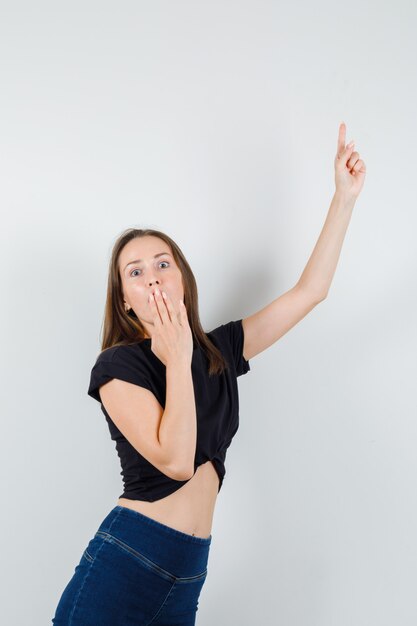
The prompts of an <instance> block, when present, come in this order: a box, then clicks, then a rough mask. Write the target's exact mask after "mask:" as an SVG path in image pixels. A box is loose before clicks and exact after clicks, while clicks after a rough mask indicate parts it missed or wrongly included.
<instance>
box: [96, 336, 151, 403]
mask: <svg viewBox="0 0 417 626" xmlns="http://www.w3.org/2000/svg"><path fill="white" fill-rule="evenodd" d="M121 348H122V347H118V348H117V349H116V350H115V351H114V352H113V353H112V354H111V355H105V354H104V353H102V354H100V355H99V356H98V358H97V361H96V363H95V365H94V367H93V369H92V370H91V375H90V385H89V387H88V391H87V393H88V395H89V396H91V398H94V399H95V400H97V401H98V402H100V403H101V398H100V394H99V388H100V387H101V385H104V383H107V382H108V381H109V380H111V379H112V378H119V379H120V380H125V381H126V382H128V383H133V384H134V385H139V386H140V387H145V389H149V391H152V392H153V391H154V390H153V387H152V384H151V380H150V376H149V373H148V371H147V367H146V363H144V362H143V361H142V360H141V359H139V358H138V357H137V355H134V354H132V353H130V352H129V351H127V350H122V349H121Z"/></svg>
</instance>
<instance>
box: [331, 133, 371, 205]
mask: <svg viewBox="0 0 417 626" xmlns="http://www.w3.org/2000/svg"><path fill="white" fill-rule="evenodd" d="M345 139H346V124H345V123H344V122H342V123H341V124H340V126H339V137H338V140H337V154H336V157H335V160H334V167H335V183H336V192H338V193H340V194H341V195H344V196H346V197H351V198H355V199H356V198H357V197H358V195H359V194H360V192H361V190H362V187H363V183H364V182H365V175H366V165H365V162H364V161H362V159H360V158H359V152H356V151H354V148H355V144H353V145H352V146H350V147H349V146H345ZM351 143H352V142H351Z"/></svg>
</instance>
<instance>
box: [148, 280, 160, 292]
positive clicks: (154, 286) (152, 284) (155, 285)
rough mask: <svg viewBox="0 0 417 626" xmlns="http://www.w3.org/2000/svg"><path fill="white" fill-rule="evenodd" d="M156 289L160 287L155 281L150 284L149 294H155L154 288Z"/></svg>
mask: <svg viewBox="0 0 417 626" xmlns="http://www.w3.org/2000/svg"><path fill="white" fill-rule="evenodd" d="M156 287H160V284H159V282H158V281H157V280H156V281H155V282H154V283H150V289H151V293H154V292H155V288H156Z"/></svg>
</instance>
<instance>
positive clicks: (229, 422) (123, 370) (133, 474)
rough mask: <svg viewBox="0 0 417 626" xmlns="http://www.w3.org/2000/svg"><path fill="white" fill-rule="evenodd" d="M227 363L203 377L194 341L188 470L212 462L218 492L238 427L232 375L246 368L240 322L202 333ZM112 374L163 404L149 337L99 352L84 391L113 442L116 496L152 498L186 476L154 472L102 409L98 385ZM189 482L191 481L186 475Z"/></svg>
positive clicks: (158, 364) (162, 374)
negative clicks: (192, 446)
mask: <svg viewBox="0 0 417 626" xmlns="http://www.w3.org/2000/svg"><path fill="white" fill-rule="evenodd" d="M206 334H207V336H208V337H209V339H210V340H211V341H212V342H213V343H214V344H215V345H216V347H217V348H218V349H219V350H220V352H221V353H222V355H223V356H224V357H225V359H226V361H227V362H228V364H229V368H228V369H227V368H226V369H225V370H224V372H223V373H222V374H220V375H213V376H211V377H210V378H209V375H208V367H209V361H208V358H207V356H206V354H205V352H204V351H203V349H202V348H201V347H200V346H198V344H197V343H196V342H194V349H193V355H192V361H191V372H192V379H193V386H194V395H195V404H196V415H197V444H196V454H195V459H194V473H195V471H196V469H197V467H198V466H199V465H201V464H202V463H205V462H206V461H209V460H210V461H212V463H213V465H214V467H215V469H216V472H217V474H218V475H219V479H220V481H219V491H220V489H221V486H222V483H223V479H224V476H225V474H226V469H225V466H224V462H225V458H226V451H227V448H228V447H229V446H230V444H231V441H232V439H233V437H234V435H235V433H236V431H237V429H238V427H239V395H238V385H237V380H236V379H237V377H238V376H241V375H242V374H246V372H248V371H249V370H250V365H249V361H246V359H245V358H244V357H243V341H244V334H243V326H242V320H241V319H240V320H237V321H232V322H228V323H227V324H222V325H221V326H218V327H217V328H215V329H214V330H212V331H210V332H208V333H206ZM112 378H120V379H121V380H125V381H127V382H130V383H133V384H135V385H140V386H141V387H145V388H146V389H149V390H150V391H152V393H153V394H154V395H155V397H156V398H157V400H158V402H159V403H160V404H161V406H162V407H163V408H164V407H165V399H166V367H165V365H164V364H163V363H162V361H160V359H158V357H157V356H156V355H155V354H154V353H153V352H152V350H151V339H144V340H142V341H141V342H138V343H135V344H132V345H128V346H125V345H123V346H114V347H112V348H109V349H107V350H105V351H104V352H102V353H101V354H100V355H99V356H98V357H97V360H96V363H95V365H94V367H93V369H92V371H91V379H90V386H89V388H88V392H87V393H88V395H89V396H91V397H92V398H94V399H95V400H97V401H98V402H100V404H101V410H102V411H103V413H104V415H105V417H106V420H107V423H108V426H109V430H110V435H111V438H112V439H113V440H114V441H115V442H116V450H117V453H118V455H119V458H120V463H121V467H122V471H121V474H122V477H123V482H124V492H123V493H122V494H121V495H120V496H119V497H123V498H129V499H131V500H145V501H147V502H154V501H155V500H160V499H161V498H164V497H165V496H168V495H169V494H171V493H173V492H174V491H176V490H177V489H179V488H180V487H182V486H183V485H184V484H185V483H186V482H188V481H187V480H174V479H172V478H170V477H169V476H166V474H163V473H162V472H161V471H159V470H158V469H157V468H156V467H155V466H154V465H152V464H151V463H150V462H149V461H148V460H147V459H145V458H144V457H143V456H142V455H141V454H139V452H138V451H137V450H136V449H135V448H134V447H133V446H132V445H131V444H130V443H129V441H128V440H127V439H126V437H124V435H123V434H122V433H121V432H120V430H119V429H118V428H117V427H116V425H115V424H114V422H113V421H112V419H111V418H110V416H109V414H108V413H107V412H106V409H105V408H104V405H103V403H102V402H101V398H100V395H99V387H100V386H101V385H103V384H104V383H106V382H108V381H109V380H111V379H112ZM189 480H191V479H189Z"/></svg>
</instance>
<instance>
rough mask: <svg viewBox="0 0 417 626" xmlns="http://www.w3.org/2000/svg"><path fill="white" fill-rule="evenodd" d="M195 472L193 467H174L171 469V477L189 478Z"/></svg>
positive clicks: (175, 478) (176, 478) (177, 478)
mask: <svg viewBox="0 0 417 626" xmlns="http://www.w3.org/2000/svg"><path fill="white" fill-rule="evenodd" d="M194 474H195V470H194V467H193V468H190V467H187V468H184V467H181V468H178V467H177V468H174V469H173V470H171V477H172V478H173V479H174V480H190V479H191V478H192V477H193V476H194Z"/></svg>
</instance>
